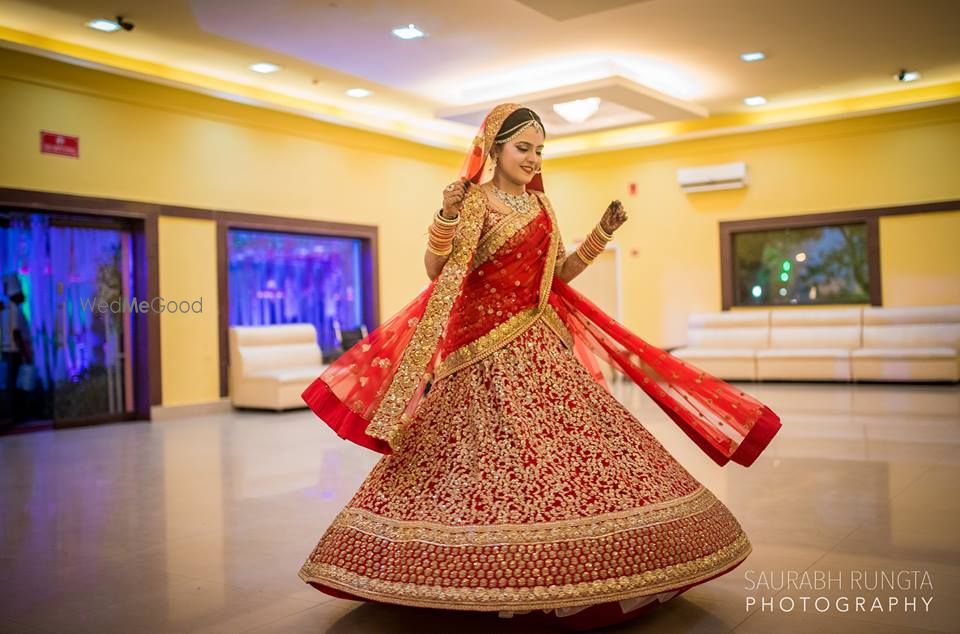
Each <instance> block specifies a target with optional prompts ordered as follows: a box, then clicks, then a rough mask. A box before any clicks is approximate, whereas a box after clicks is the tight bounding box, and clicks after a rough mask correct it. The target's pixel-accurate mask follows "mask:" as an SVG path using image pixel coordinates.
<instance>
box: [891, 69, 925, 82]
mask: <svg viewBox="0 0 960 634" xmlns="http://www.w3.org/2000/svg"><path fill="white" fill-rule="evenodd" d="M896 77H897V80H898V81H917V80H918V79H920V73H918V72H917V71H915V70H901V71H900V72H899V73H897V75H896Z"/></svg>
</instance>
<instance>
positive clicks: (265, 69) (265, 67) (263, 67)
mask: <svg viewBox="0 0 960 634" xmlns="http://www.w3.org/2000/svg"><path fill="white" fill-rule="evenodd" d="M250 70H252V71H253V72H255V73H262V74H264V75H269V74H270V73H275V72H277V71H278V70H280V67H279V66H277V65H276V64H271V63H270V62H257V63H256V64H250Z"/></svg>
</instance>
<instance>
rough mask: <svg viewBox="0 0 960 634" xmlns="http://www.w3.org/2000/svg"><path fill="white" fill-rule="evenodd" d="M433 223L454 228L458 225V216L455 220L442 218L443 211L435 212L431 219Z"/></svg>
mask: <svg viewBox="0 0 960 634" xmlns="http://www.w3.org/2000/svg"><path fill="white" fill-rule="evenodd" d="M433 220H434V222H436V223H437V224H439V225H441V226H444V227H454V226H456V225H457V224H459V223H460V214H459V213H458V214H457V217H456V218H453V219H450V218H444V216H443V209H442V208H441V209H440V210H438V211H437V213H436V215H435V216H434V217H433Z"/></svg>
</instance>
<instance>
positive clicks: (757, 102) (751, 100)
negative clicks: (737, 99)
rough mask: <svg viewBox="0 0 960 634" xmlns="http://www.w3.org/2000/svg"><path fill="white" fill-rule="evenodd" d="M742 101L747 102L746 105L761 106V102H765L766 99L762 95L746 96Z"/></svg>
mask: <svg viewBox="0 0 960 634" xmlns="http://www.w3.org/2000/svg"><path fill="white" fill-rule="evenodd" d="M743 103H745V104H747V105H748V106H762V105H763V104H765V103H767V100H766V99H764V98H763V97H747V98H746V99H744V100H743Z"/></svg>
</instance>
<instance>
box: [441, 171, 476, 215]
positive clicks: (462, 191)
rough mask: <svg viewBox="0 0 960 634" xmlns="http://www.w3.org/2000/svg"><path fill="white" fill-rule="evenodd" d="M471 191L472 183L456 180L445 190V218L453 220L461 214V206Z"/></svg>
mask: <svg viewBox="0 0 960 634" xmlns="http://www.w3.org/2000/svg"><path fill="white" fill-rule="evenodd" d="M469 189H470V181H465V180H456V181H454V182H452V183H450V184H449V185H447V186H446V187H444V188H443V212H442V213H443V217H444V218H446V219H447V220H453V219H454V218H456V217H457V216H458V215H459V214H460V204H461V203H462V202H463V199H464V197H466V195H467V190H469Z"/></svg>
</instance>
